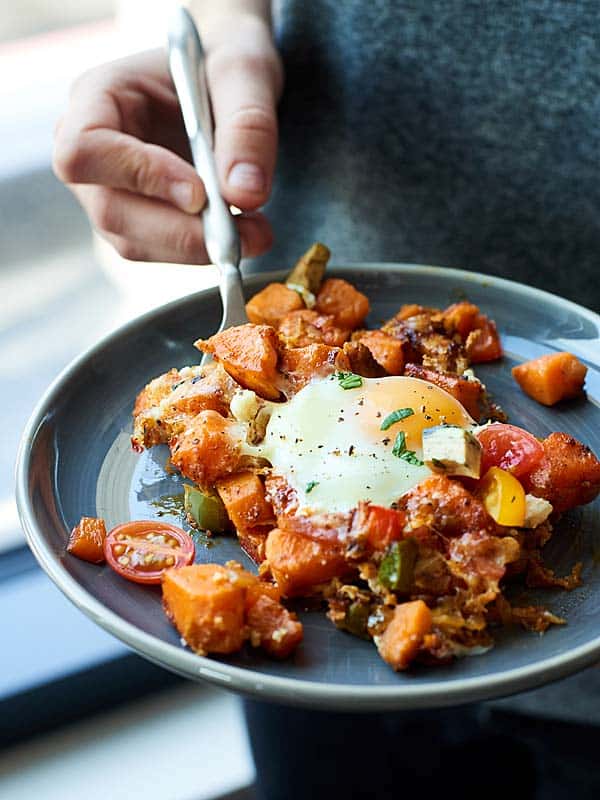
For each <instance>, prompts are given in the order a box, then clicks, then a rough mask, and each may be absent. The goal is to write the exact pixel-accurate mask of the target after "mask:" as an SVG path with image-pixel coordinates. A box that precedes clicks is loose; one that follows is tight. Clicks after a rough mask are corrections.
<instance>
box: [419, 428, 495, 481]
mask: <svg viewBox="0 0 600 800" xmlns="http://www.w3.org/2000/svg"><path fill="white" fill-rule="evenodd" d="M423 461H424V462H425V464H427V466H428V467H429V469H431V470H433V472H439V473H442V474H444V475H464V476H465V477H468V478H479V475H480V472H481V444H480V443H479V440H478V439H477V438H476V437H475V436H473V434H472V433H470V432H469V431H467V430H464V429H463V428H455V427H448V426H444V425H436V426H435V427H433V428H426V429H425V430H424V431H423Z"/></svg>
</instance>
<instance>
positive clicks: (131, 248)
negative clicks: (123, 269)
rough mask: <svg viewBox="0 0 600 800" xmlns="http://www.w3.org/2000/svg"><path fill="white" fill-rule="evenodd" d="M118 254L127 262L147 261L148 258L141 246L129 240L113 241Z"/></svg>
mask: <svg viewBox="0 0 600 800" xmlns="http://www.w3.org/2000/svg"><path fill="white" fill-rule="evenodd" d="M113 246H114V248H115V250H116V251H117V253H118V254H119V255H120V256H121V258H124V259H125V260H126V261H146V256H145V254H144V253H143V251H142V249H141V248H140V246H139V245H137V244H135V242H132V241H130V240H129V239H116V240H113Z"/></svg>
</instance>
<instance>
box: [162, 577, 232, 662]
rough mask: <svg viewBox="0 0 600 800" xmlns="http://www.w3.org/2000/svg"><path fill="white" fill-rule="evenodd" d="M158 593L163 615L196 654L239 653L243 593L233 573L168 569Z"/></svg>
mask: <svg viewBox="0 0 600 800" xmlns="http://www.w3.org/2000/svg"><path fill="white" fill-rule="evenodd" d="M162 592H163V605H164V609H165V613H166V615H167V616H168V617H169V619H170V620H171V621H172V622H173V624H174V625H175V627H176V628H177V630H178V631H179V633H180V634H181V636H182V637H183V638H184V639H185V641H186V642H187V644H188V645H189V646H190V647H191V648H192V650H194V651H195V652H196V653H199V654H200V655H206V654H207V653H233V652H235V651H236V650H239V649H240V647H241V646H242V644H243V642H244V640H245V638H246V628H245V610H246V589H245V587H244V586H243V582H242V581H240V580H239V578H238V575H237V572H236V571H235V570H232V569H228V568H227V567H222V566H220V565H219V564H191V565H190V566H189V567H181V568H179V569H170V570H167V571H166V572H165V573H164V575H163V580H162Z"/></svg>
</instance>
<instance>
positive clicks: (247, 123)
mask: <svg viewBox="0 0 600 800" xmlns="http://www.w3.org/2000/svg"><path fill="white" fill-rule="evenodd" d="M229 124H230V125H231V127H232V128H233V129H234V130H235V131H240V132H242V131H243V132H246V131H252V132H254V133H261V134H263V135H265V136H269V137H271V138H274V137H276V136H277V118H276V116H275V111H274V109H271V108H266V107H265V106H261V105H256V104H252V105H245V106H242V107H241V108H238V109H236V110H235V111H234V112H233V113H232V114H231V116H230V118H229Z"/></svg>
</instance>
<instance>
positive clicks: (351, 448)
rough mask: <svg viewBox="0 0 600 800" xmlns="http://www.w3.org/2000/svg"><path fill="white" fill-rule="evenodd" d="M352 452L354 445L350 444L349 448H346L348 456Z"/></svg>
mask: <svg viewBox="0 0 600 800" xmlns="http://www.w3.org/2000/svg"><path fill="white" fill-rule="evenodd" d="M353 452H354V445H353V444H351V445H350V447H349V448H348V455H349V456H351V455H352V453H353Z"/></svg>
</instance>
